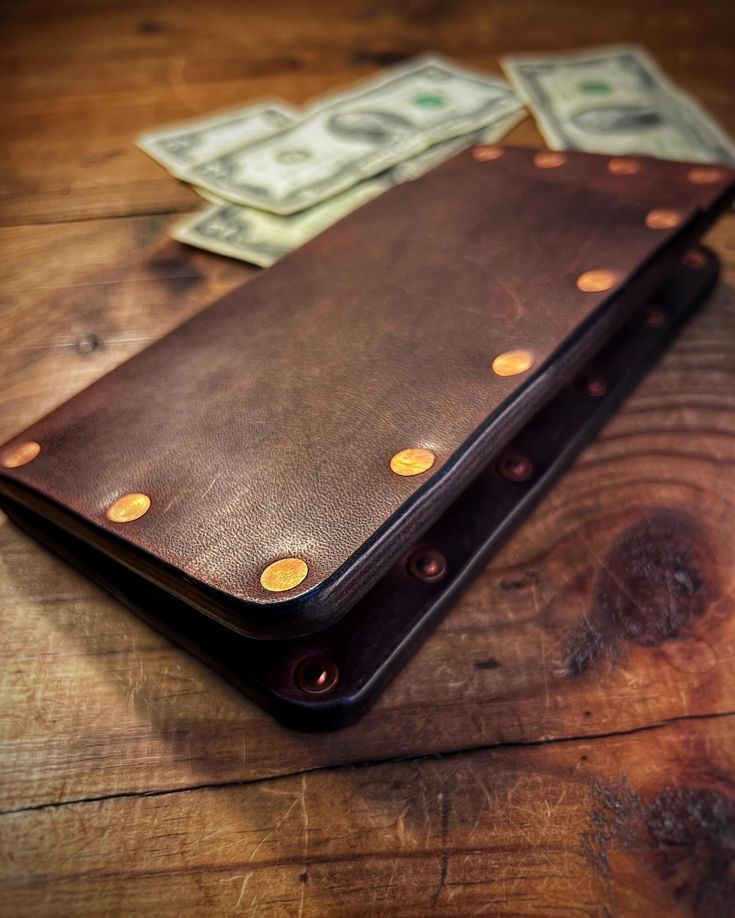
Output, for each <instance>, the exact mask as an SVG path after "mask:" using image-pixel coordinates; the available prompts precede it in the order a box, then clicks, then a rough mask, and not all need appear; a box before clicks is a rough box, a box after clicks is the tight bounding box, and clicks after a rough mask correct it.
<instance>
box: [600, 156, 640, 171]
mask: <svg viewBox="0 0 735 918" xmlns="http://www.w3.org/2000/svg"><path fill="white" fill-rule="evenodd" d="M640 169H641V164H640V163H639V162H638V160H635V159H629V158H628V157H627V156H614V157H613V158H612V159H611V160H609V161H608V164H607V171H608V172H612V174H613V175H633V174H634V173H635V172H640Z"/></svg>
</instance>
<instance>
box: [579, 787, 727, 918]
mask: <svg viewBox="0 0 735 918" xmlns="http://www.w3.org/2000/svg"><path fill="white" fill-rule="evenodd" d="M592 800H593V803H592V809H591V812H590V821H591V823H592V827H591V828H590V829H589V830H588V831H586V832H584V833H583V834H582V837H581V839H580V841H581V849H582V853H583V855H584V856H585V858H587V860H589V861H590V862H591V863H592V864H593V865H594V866H595V867H596V869H597V870H599V871H600V873H601V874H603V875H605V876H610V875H611V874H612V873H613V865H612V862H611V855H613V854H614V853H622V854H627V855H629V856H632V857H635V858H636V859H637V860H639V862H640V861H642V862H645V863H647V864H649V865H650V869H651V870H652V871H653V872H655V873H656V874H657V876H658V878H659V879H660V880H661V881H662V882H664V883H665V884H666V885H667V886H668V887H669V888H670V889H671V891H672V895H673V898H674V899H675V900H676V901H677V902H679V903H681V904H683V905H685V906H686V907H687V908H689V909H691V910H692V911H693V913H694V914H695V915H697V916H703V918H704V916H708V918H709V916H720V915H721V916H726V915H732V914H733V912H732V908H733V903H735V800H733V799H732V798H731V797H729V796H727V795H725V794H724V793H721V792H720V791H718V790H714V789H711V788H699V787H672V788H666V789H665V790H663V791H662V792H661V793H659V794H658V795H657V796H655V797H654V798H653V799H652V800H651V802H650V803H648V804H646V803H644V801H643V800H642V799H641V798H640V796H639V795H638V794H637V793H636V791H635V790H634V789H633V787H632V786H631V785H630V783H629V782H628V781H627V780H626V779H623V780H622V781H620V782H619V783H617V784H615V785H612V784H607V783H605V782H603V781H599V780H596V781H594V782H593V784H592Z"/></svg>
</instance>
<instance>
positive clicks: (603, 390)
mask: <svg viewBox="0 0 735 918" xmlns="http://www.w3.org/2000/svg"><path fill="white" fill-rule="evenodd" d="M584 388H585V391H586V392H587V395H589V396H591V397H592V398H601V397H602V396H603V395H607V390H608V385H607V380H606V379H605V377H604V376H588V377H587V379H586V380H585V383H584Z"/></svg>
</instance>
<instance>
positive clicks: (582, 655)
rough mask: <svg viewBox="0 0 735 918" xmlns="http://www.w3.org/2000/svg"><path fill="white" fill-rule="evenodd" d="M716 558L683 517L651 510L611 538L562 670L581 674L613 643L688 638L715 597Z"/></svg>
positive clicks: (701, 532)
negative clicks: (589, 600)
mask: <svg viewBox="0 0 735 918" xmlns="http://www.w3.org/2000/svg"><path fill="white" fill-rule="evenodd" d="M721 592H722V591H721V584H720V579H719V575H718V568H717V553H716V551H715V547H714V544H713V541H712V537H711V535H710V533H709V531H708V530H707V528H706V527H705V526H704V525H703V524H702V522H701V521H700V520H699V519H697V518H696V517H695V516H693V515H692V514H690V513H687V512H685V511H682V510H674V509H669V508H654V509H652V510H650V511H649V512H647V513H645V514H644V516H643V518H642V519H640V520H639V521H638V522H636V523H635V524H634V525H632V526H630V527H629V528H627V529H625V530H624V531H623V532H622V533H621V534H620V536H618V538H617V540H616V541H615V544H614V545H613V547H612V549H611V550H610V552H609V553H608V555H607V557H606V559H605V562H604V564H603V565H602V568H601V570H600V572H599V574H598V577H597V581H596V584H595V588H594V597H593V600H592V604H591V607H590V610H589V612H588V613H587V615H586V616H585V620H584V623H583V624H582V625H581V626H580V628H579V629H578V631H577V632H576V633H575V634H574V635H573V636H572V639H571V641H570V642H569V646H568V650H567V658H566V668H567V672H569V673H570V674H572V675H580V674H581V673H583V672H584V671H585V670H586V669H587V667H588V666H589V665H590V664H591V663H592V662H594V661H595V660H597V659H599V658H600V657H602V656H603V655H605V654H607V655H608V656H610V655H614V654H615V653H617V652H618V646H617V645H618V641H619V640H620V639H621V638H622V639H623V640H625V641H630V642H631V643H634V644H638V645H640V646H643V647H657V646H659V645H660V644H663V643H664V642H665V641H672V640H677V639H679V638H681V637H689V636H691V635H692V633H693V629H694V628H695V626H696V625H697V624H698V623H699V621H700V619H701V618H702V617H703V616H704V615H705V613H706V612H707V610H708V609H709V608H710V606H711V605H712V604H713V603H714V602H715V601H716V600H717V599H718V598H719V597H720V595H721Z"/></svg>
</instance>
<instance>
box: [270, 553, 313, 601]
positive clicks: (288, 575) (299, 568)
mask: <svg viewBox="0 0 735 918" xmlns="http://www.w3.org/2000/svg"><path fill="white" fill-rule="evenodd" d="M308 573H309V568H308V566H307V564H306V561H302V560H301V558H281V559H280V560H278V561H274V562H273V563H272V564H269V565H268V567H266V569H265V570H264V571H263V573H262V574H261V575H260V585H261V586H262V587H263V589H264V590H268V592H270V593H283V592H285V591H286V590H292V589H293V588H294V587H297V586H298V585H299V584H300V583H301V581H302V580H303V579H304V577H306V575H307V574H308Z"/></svg>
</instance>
